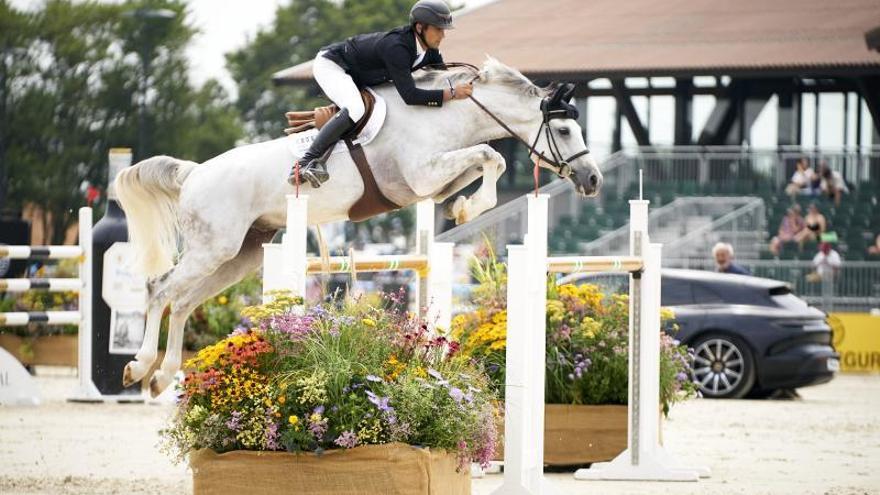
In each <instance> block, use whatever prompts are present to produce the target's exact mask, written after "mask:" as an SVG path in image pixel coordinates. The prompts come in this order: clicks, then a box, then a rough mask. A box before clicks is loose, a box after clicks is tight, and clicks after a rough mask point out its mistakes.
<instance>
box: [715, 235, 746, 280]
mask: <svg viewBox="0 0 880 495" xmlns="http://www.w3.org/2000/svg"><path fill="white" fill-rule="evenodd" d="M712 256H714V257H715V265H716V270H717V271H718V272H719V273H736V274H739V275H751V274H752V273H751V272H750V271H749V270H748V269H747V268H745V267H743V266H740V265H738V264H736V263H734V262H733V246H731V245H730V244H728V243H726V242H719V243H718V244H715V247H713V248H712Z"/></svg>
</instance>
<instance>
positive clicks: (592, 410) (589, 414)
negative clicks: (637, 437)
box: [495, 404, 627, 466]
mask: <svg viewBox="0 0 880 495" xmlns="http://www.w3.org/2000/svg"><path fill="white" fill-rule="evenodd" d="M626 421H627V412H626V406H618V405H615V406H572V405H566V404H545V405H544V464H547V465H550V466H571V465H580V464H590V463H593V462H604V461H610V460H611V459H614V458H615V457H616V456H617V455H618V454H620V453H621V452H623V451H624V450H625V449H626V432H627V428H626ZM501 429H502V430H503V427H502V428H501ZM495 459H496V460H499V461H503V460H504V445H503V442H499V448H498V451H497V452H496V453H495Z"/></svg>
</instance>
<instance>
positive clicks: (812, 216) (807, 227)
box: [794, 203, 828, 249]
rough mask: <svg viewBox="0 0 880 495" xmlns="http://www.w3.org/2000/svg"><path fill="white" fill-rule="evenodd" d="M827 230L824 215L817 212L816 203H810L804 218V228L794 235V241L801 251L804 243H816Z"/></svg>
mask: <svg viewBox="0 0 880 495" xmlns="http://www.w3.org/2000/svg"><path fill="white" fill-rule="evenodd" d="M827 229H828V223H827V221H826V220H825V215H823V214H822V213H821V212H819V207H817V206H816V203H810V207H809V208H808V209H807V216H805V217H804V228H803V229H801V231H800V232H798V233H797V234H795V235H794V240H795V242H797V243H798V245H799V246H800V247H801V248H802V249H803V247H804V243H805V242H810V241H818V240H819V237H820V236H821V235H822V234H824V233H825V231H826V230H827Z"/></svg>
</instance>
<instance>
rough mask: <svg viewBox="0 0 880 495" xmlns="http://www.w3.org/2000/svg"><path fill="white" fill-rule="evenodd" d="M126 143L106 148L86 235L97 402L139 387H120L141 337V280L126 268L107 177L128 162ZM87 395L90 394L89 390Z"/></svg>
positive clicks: (127, 397) (124, 235) (132, 396)
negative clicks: (98, 197) (106, 166)
mask: <svg viewBox="0 0 880 495" xmlns="http://www.w3.org/2000/svg"><path fill="white" fill-rule="evenodd" d="M131 157H132V154H131V149H130V148H112V149H111V150H110V152H109V162H110V177H109V181H108V188H107V210H106V212H105V213H104V216H103V217H102V218H101V219H100V220H99V221H98V223H96V224H95V226H94V231H93V234H92V235H93V239H92V252H93V253H94V254H93V260H94V262H93V263H92V281H93V285H92V288H91V294H92V338H91V348H92V349H91V355H92V360H91V361H92V362H91V381H92V383H94V386H95V388H96V389H97V392H98V394H99V396H97V397H81V398H80V399H81V400H83V399H85V400H88V399H89V398H91V399H93V400H98V401H106V400H117V401H133V400H135V401H139V400H141V388H140V387H141V386H140V384H135V385H132V386H130V387H127V388H126V387H123V386H122V371H123V369H124V368H125V365H126V364H127V363H128V362H129V361H131V360H132V359H133V358H134V355H135V353H136V352H137V350H138V349H139V348H140V345H141V342H142V341H143V337H144V323H145V311H146V281H145V279H144V277H143V276H141V275H139V274H137V273H135V272H134V270H132V268H131V260H132V258H133V256H132V251H131V246H130V245H129V244H128V227H127V224H126V220H125V213H124V212H123V211H122V208H121V207H120V206H119V203H118V202H117V195H116V190H115V187H114V185H113V181H114V180H115V179H116V176H117V175H118V174H119V173H120V172H121V171H122V170H123V169H125V168H126V167H128V166H130V165H131ZM89 395H95V394H94V391H92V393H90V394H89Z"/></svg>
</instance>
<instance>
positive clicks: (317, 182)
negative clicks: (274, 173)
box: [287, 108, 355, 188]
mask: <svg viewBox="0 0 880 495" xmlns="http://www.w3.org/2000/svg"><path fill="white" fill-rule="evenodd" d="M354 124H355V123H354V122H353V121H352V120H351V119H350V118H349V117H348V109H346V108H342V109H340V110H339V112H337V113H336V115H334V116H333V117H331V118H330V120H328V121H327V123H326V124H324V127H322V128H321V130H320V131H318V135H317V136H315V140H314V141H312V145H311V146H309V150H308V151H306V154H305V155H303V157H302V158H301V159H300V160H299V173H300V176H301V177H302V178H303V179H305V180H307V181H309V184H311V185H312V187H314V188H318V187H321V184H322V183H324V182H327V181H328V180H329V179H330V174H328V173H327V167H326V166H325V165H324V162H325V161H326V160H327V154H328V152H329V151H330V150H331V149H332V148H333V145H334V144H336V142H337V141H339V138H341V137H342V136H343V135H345V133H346V132H348V131H350V130H351V129H352V128H353V127H354ZM287 182H289V183H290V184H291V185H295V184H296V166H294V167H293V169H292V170H291V171H290V175H289V176H288V177H287Z"/></svg>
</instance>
